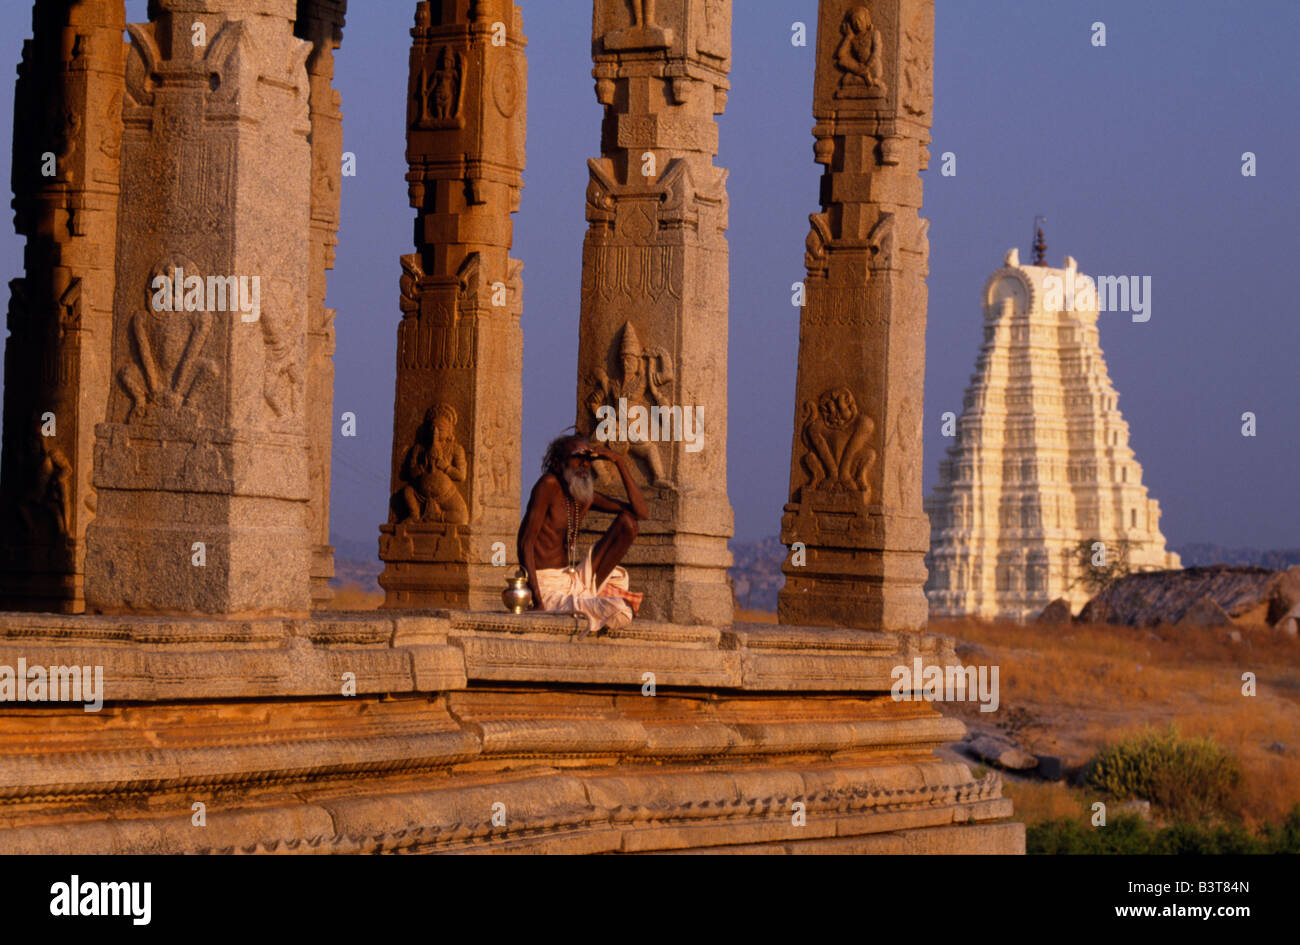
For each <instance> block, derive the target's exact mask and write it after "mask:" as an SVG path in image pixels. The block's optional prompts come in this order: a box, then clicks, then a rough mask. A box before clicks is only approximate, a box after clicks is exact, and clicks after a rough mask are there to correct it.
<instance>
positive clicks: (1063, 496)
mask: <svg viewBox="0 0 1300 945" xmlns="http://www.w3.org/2000/svg"><path fill="white" fill-rule="evenodd" d="M1040 249H1045V247H1040ZM1049 280H1053V281H1049ZM1093 285H1094V284H1093V280H1092V279H1090V278H1089V277H1088V276H1084V275H1082V274H1079V273H1078V272H1077V268H1076V265H1075V261H1074V260H1073V259H1071V258H1070V257H1068V256H1067V257H1066V258H1065V266H1064V268H1062V269H1053V268H1051V267H1048V266H1046V265H1043V264H1042V262H1041V261H1038V262H1036V263H1035V264H1034V265H1022V264H1021V263H1020V255H1019V252H1018V251H1017V250H1014V249H1013V250H1010V251H1009V252H1008V253H1007V255H1006V259H1005V260H1004V264H1003V266H1002V267H1001V268H1000V269H997V270H996V271H994V273H993V274H992V275H991V276H990V277H989V279H988V281H987V282H986V283H985V286H984V293H983V308H984V342H983V344H982V345H981V347H980V352H979V357H978V359H977V360H976V364H975V373H974V374H973V375H972V376H971V384H970V386H969V387H968V388H967V390H966V394H965V397H964V399H963V403H962V413H961V416H960V417H959V418H958V419H957V432H956V438H955V440H954V441H953V445H952V446H950V447H948V453H947V456H946V457H945V458H944V460H943V461H942V462H941V463H940V464H939V483H938V485H936V486H935V490H934V493H933V495H932V496H930V498H929V499H928V500H927V502H926V511H927V512H928V513H929V515H930V522H931V541H930V553H929V555H928V556H927V558H926V565H927V567H928V568H929V569H930V578H929V582H928V583H927V585H926V593H927V595H928V597H929V599H930V611H931V613H932V614H934V615H935V616H943V617H957V616H964V615H973V616H979V617H1005V618H1016V619H1019V618H1023V617H1029V616H1031V615H1032V614H1034V613H1035V612H1036V611H1039V610H1041V609H1042V608H1043V607H1044V606H1045V605H1046V604H1047V603H1048V602H1049V601H1051V600H1053V599H1055V598H1064V599H1065V600H1066V601H1067V602H1068V603H1069V606H1070V607H1071V608H1075V607H1080V606H1082V605H1083V604H1084V603H1086V602H1087V600H1088V592H1087V589H1086V587H1085V585H1084V583H1083V582H1082V581H1080V580H1078V577H1079V573H1080V564H1079V561H1078V550H1077V549H1078V547H1079V544H1080V542H1083V541H1085V540H1086V541H1090V542H1091V541H1101V542H1103V543H1105V544H1107V545H1108V547H1109V548H1110V552H1109V553H1111V554H1115V553H1116V552H1115V545H1116V542H1117V541H1118V540H1121V539H1122V540H1124V541H1126V542H1128V543H1129V551H1128V558H1129V564H1130V566H1131V567H1132V568H1133V569H1134V570H1153V569H1164V568H1177V567H1178V566H1179V560H1178V556H1177V555H1176V554H1173V553H1172V552H1167V551H1166V550H1165V539H1164V535H1162V534H1161V533H1160V527H1159V520H1160V506H1159V504H1158V503H1157V502H1156V500H1155V499H1152V498H1149V497H1148V495H1147V489H1146V487H1145V486H1144V485H1142V466H1141V464H1139V463H1138V462H1137V460H1136V459H1135V458H1134V453H1133V450H1132V448H1130V446H1129V443H1128V434H1129V431H1128V424H1127V423H1125V422H1124V419H1123V417H1122V416H1121V415H1120V412H1119V409H1118V408H1117V407H1116V402H1117V400H1118V395H1117V394H1116V392H1115V388H1114V386H1113V385H1112V384H1111V381H1110V377H1109V375H1108V374H1107V372H1106V361H1105V359H1104V357H1103V356H1102V351H1101V346H1100V344H1099V341H1098V332H1097V315H1098V311H1097V309H1098V301H1097V294H1096V291H1095V289H1094V288H1093ZM1053 287H1055V288H1054V289H1053ZM1075 293H1077V294H1075ZM1067 296H1068V297H1067ZM1058 300H1059V301H1058Z"/></svg>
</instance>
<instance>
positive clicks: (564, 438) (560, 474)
mask: <svg viewBox="0 0 1300 945" xmlns="http://www.w3.org/2000/svg"><path fill="white" fill-rule="evenodd" d="M582 439H583V438H582V437H581V436H578V435H577V434H575V433H562V434H560V435H559V436H557V437H556V438H555V439H553V440H551V442H550V445H549V446H547V447H546V455H545V456H543V457H542V472H544V473H550V474H551V475H553V476H555V477H556V478H558V479H559V480H560V481H561V482H563V481H564V461H565V460H566V459H568V458H569V453H570V452H572V450H573V444H574V443H579V442H581V441H582Z"/></svg>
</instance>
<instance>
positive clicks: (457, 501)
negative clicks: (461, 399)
mask: <svg viewBox="0 0 1300 945" xmlns="http://www.w3.org/2000/svg"><path fill="white" fill-rule="evenodd" d="M456 422H457V416H456V408H455V407H453V406H451V405H450V404H437V405H436V406H433V407H430V408H429V409H428V410H427V411H426V412H425V414H424V422H423V423H422V424H420V429H419V430H418V431H417V432H416V435H415V442H414V443H412V444H411V447H410V449H408V450H407V451H406V456H405V457H404V458H403V460H402V472H401V477H402V481H403V482H405V483H406V485H405V486H403V487H402V488H401V489H399V490H398V491H397V492H396V494H394V496H393V500H392V511H393V516H394V521H398V522H401V521H415V522H446V523H447V524H449V525H464V524H466V523H467V522H469V508H468V506H466V504H465V499H464V498H463V497H462V496H461V494H460V488H459V487H458V486H457V485H456V483H458V482H463V481H464V480H465V473H466V469H467V466H468V464H467V462H466V459H465V450H464V449H463V448H462V447H461V446H460V444H459V443H457V442H456Z"/></svg>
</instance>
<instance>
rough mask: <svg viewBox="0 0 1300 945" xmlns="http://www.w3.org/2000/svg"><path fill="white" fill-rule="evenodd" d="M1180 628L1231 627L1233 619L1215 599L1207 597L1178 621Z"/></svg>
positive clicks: (1195, 604)
mask: <svg viewBox="0 0 1300 945" xmlns="http://www.w3.org/2000/svg"><path fill="white" fill-rule="evenodd" d="M1177 625H1178V626H1180V627H1231V626H1232V625H1233V624H1232V617H1230V616H1228V612H1227V611H1226V610H1224V609H1223V608H1222V607H1220V606H1219V605H1218V603H1217V602H1216V601H1215V600H1214V598H1213V597H1210V596H1208V595H1207V596H1205V597H1202V598H1201V599H1200V600H1198V601H1197V602H1196V603H1194V604H1192V606H1191V607H1189V608H1187V610H1186V611H1185V612H1184V613H1183V615H1182V617H1180V618H1179V619H1178V624H1177Z"/></svg>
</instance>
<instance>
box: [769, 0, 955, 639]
mask: <svg viewBox="0 0 1300 945" xmlns="http://www.w3.org/2000/svg"><path fill="white" fill-rule="evenodd" d="M933 51H934V5H933V0H870V2H865V3H863V2H860V0H820V3H819V6H818V25H817V75H816V80H815V83H814V88H813V114H814V116H815V118H816V122H817V123H816V126H815V127H814V128H813V137H814V138H815V139H816V143H815V145H814V148H813V150H814V153H815V157H816V160H817V162H818V163H819V164H822V165H824V166H825V170H824V171H823V174H822V180H821V204H822V209H821V212H819V213H814V214H813V215H812V216H811V218H810V219H811V222H812V228H811V230H810V231H809V233H808V239H807V252H806V253H805V256H804V261H805V264H806V266H807V269H808V278H807V282H806V296H805V298H806V306H805V308H804V309H803V313H802V316H801V318H800V324H799V374H798V380H797V382H796V395H795V428H794V441H793V450H792V454H791V463H790V501H789V503H788V504H787V505H786V506H785V516H784V517H783V518H782V521H781V540H782V542H784V543H785V544H787V545H791V546H794V544H795V543H796V542H800V543H802V545H803V549H802V550H803V554H799V553H798V552H799V551H800V549H794V552H795V553H792V554H791V555H789V556H788V557H787V558H786V562H785V565H784V571H785V576H786V584H785V588H784V590H782V591H781V594H780V598H779V605H778V611H779V615H780V619H781V621H782V622H785V623H796V624H837V625H841V626H845V625H847V626H856V627H868V628H873V629H883V630H919V629H921V628H922V627H924V626H925V622H926V601H925V595H924V592H923V590H922V588H923V585H924V584H925V577H926V573H925V565H924V557H925V553H926V550H927V548H928V546H929V524H928V521H927V519H926V516H925V514H924V512H923V511H922V507H921V410H922V396H923V393H924V373H925V306H926V287H925V277H926V274H927V272H928V258H929V241H928V239H927V238H926V228H927V227H928V225H929V223H928V221H926V220H923V219H921V218H920V216H919V215H918V211H919V209H920V207H921V179H920V177H919V176H918V173H919V172H920V171H921V170H923V169H924V168H925V167H926V164H927V162H928V160H929V152H928V151H927V150H926V145H927V144H928V143H929V141H930V136H929V126H930V112H931V104H932V100H933V87H932V72H931V63H932V58H933ZM805 558H806V563H805V562H804V559H805Z"/></svg>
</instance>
